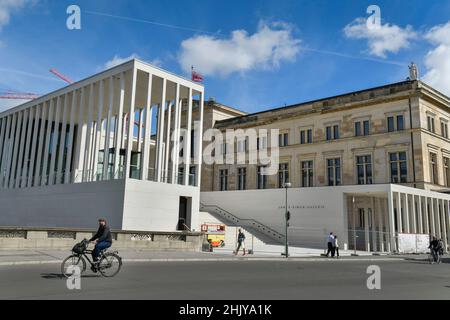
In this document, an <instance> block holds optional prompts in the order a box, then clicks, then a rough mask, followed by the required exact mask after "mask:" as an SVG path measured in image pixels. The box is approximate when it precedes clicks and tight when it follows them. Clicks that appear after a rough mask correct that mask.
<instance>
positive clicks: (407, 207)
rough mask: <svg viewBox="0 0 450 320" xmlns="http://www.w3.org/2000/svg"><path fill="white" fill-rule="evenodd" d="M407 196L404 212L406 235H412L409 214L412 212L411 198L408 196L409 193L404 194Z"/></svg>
mask: <svg viewBox="0 0 450 320" xmlns="http://www.w3.org/2000/svg"><path fill="white" fill-rule="evenodd" d="M404 195H405V210H404V213H405V232H406V233H410V231H411V226H410V223H409V221H410V220H409V212H410V210H409V196H408V194H407V193H405V194H404Z"/></svg>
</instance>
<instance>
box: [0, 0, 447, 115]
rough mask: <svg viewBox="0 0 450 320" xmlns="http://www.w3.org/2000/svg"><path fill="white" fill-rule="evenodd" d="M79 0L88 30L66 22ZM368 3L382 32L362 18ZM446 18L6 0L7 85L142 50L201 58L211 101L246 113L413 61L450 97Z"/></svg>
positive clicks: (354, 10) (358, 6)
mask: <svg viewBox="0 0 450 320" xmlns="http://www.w3.org/2000/svg"><path fill="white" fill-rule="evenodd" d="M71 4H76V5H78V6H80V8H81V11H82V12H81V19H82V29H81V30H68V29H67V28H66V19H67V17H68V15H67V14H66V9H67V7H68V6H69V5H71ZM371 4H376V5H378V6H379V7H380V9H381V19H382V20H381V23H382V25H381V29H380V30H379V31H377V32H375V33H370V32H366V31H365V30H363V29H364V28H365V20H356V19H358V18H365V19H367V17H368V16H369V15H368V14H367V13H366V10H367V8H368V6H369V5H371ZM2 12H3V13H5V12H6V14H7V16H8V17H9V19H4V18H3V20H2V18H1V17H2V15H1V13H2ZM94 12H97V13H103V14H107V15H113V16H120V17H129V18H134V19H142V20H146V21H154V22H158V23H162V24H166V25H168V26H160V25H155V24H151V23H143V22H136V21H131V20H126V19H120V18H115V17H111V16H103V15H99V14H94ZM3 16H5V15H3ZM449 20H450V1H423V0H414V1H395V0H389V1H376V2H373V1H364V0H357V1H356V0H340V1H325V0H309V1H300V0H292V1H291V0H278V1H271V0H266V1H264V0H263V1H230V0H227V1H221V0H220V1H219V0H195V1H194V0H184V1H177V0H173V1H170V2H167V1H158V0H152V1H147V0H133V1H125V0H113V1H105V0H91V1H63V0H58V1H56V0H0V28H1V29H0V92H1V91H7V90H15V91H19V92H35V93H39V94H44V93H47V92H49V91H53V90H55V89H58V88H60V87H62V86H64V85H65V84H64V83H63V82H61V81H59V80H58V79H57V78H55V77H54V76H52V75H51V74H50V73H49V72H48V70H49V69H50V68H56V69H58V70H59V71H61V72H62V73H64V74H66V75H67V76H69V77H70V78H72V79H73V80H80V79H82V78H85V77H87V76H89V75H92V74H93V73H96V72H98V71H100V70H102V69H103V68H105V66H106V65H108V62H109V64H111V63H113V62H114V61H115V62H117V61H121V60H122V59H125V58H127V57H131V56H137V57H139V58H140V59H143V60H146V61H150V62H154V63H156V64H158V65H160V66H161V67H162V68H164V69H167V70H170V71H173V72H175V73H179V74H183V75H187V69H188V68H189V66H190V65H191V64H194V65H195V66H196V68H197V69H198V71H200V72H202V73H204V74H205V82H204V84H205V87H206V98H208V97H214V98H215V99H216V100H217V101H220V102H222V103H224V104H227V105H230V106H233V107H236V108H240V109H243V110H245V111H248V112H255V111H260V110H264V109H268V108H271V107H278V106H282V105H284V104H293V103H297V102H302V101H307V100H312V99H317V98H322V97H326V96H332V95H336V94H340V93H345V92H349V91H354V90H359V89H364V88H368V87H373V86H378V85H383V84H387V83H391V82H396V81H402V80H404V79H405V78H406V77H407V76H408V68H407V65H408V63H409V62H410V61H415V62H416V63H417V64H418V66H419V68H420V71H421V74H422V75H423V76H424V79H425V80H427V81H428V82H431V84H432V85H435V86H437V87H439V89H440V90H441V91H444V92H445V93H447V94H448V95H450V89H447V88H450V78H449V76H446V75H444V74H443V71H448V73H446V74H450V61H449V59H450V43H449V42H450V40H447V39H450V23H449ZM447 23H449V24H448V25H447ZM171 26H177V27H181V28H175V27H171ZM408 26H409V27H408ZM396 28H397V29H396ZM433 28H434V29H433ZM187 29H195V30H197V31H191V30H187ZM237 30H241V31H240V32H237V33H236V31H237ZM233 32H234V33H233ZM233 35H234V36H233ZM371 45H372V47H371ZM374 46H375V47H376V48H378V49H374ZM221 54H223V56H221ZM113 60H114V61H113ZM1 107H5V102H4V101H1V100H0V108H1Z"/></svg>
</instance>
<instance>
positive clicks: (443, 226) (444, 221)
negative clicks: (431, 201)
mask: <svg viewBox="0 0 450 320" xmlns="http://www.w3.org/2000/svg"><path fill="white" fill-rule="evenodd" d="M440 202H441V233H442V239H443V240H444V243H445V250H446V251H447V243H448V241H447V219H446V213H447V210H446V203H445V201H444V200H443V199H441V200H440Z"/></svg>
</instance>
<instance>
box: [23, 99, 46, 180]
mask: <svg viewBox="0 0 450 320" xmlns="http://www.w3.org/2000/svg"><path fill="white" fill-rule="evenodd" d="M42 108H43V106H42V105H40V104H39V105H37V106H36V112H35V115H34V129H33V140H32V141H31V155H30V166H29V168H28V173H27V176H28V180H27V184H26V187H27V188H31V187H32V186H33V180H34V164H35V162H36V150H37V147H38V146H37V143H38V136H39V132H38V131H39V123H40V118H41V111H42Z"/></svg>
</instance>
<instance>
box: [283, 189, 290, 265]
mask: <svg viewBox="0 0 450 320" xmlns="http://www.w3.org/2000/svg"><path fill="white" fill-rule="evenodd" d="M290 187H291V184H290V183H289V182H287V183H285V184H284V188H285V189H286V202H285V204H286V206H285V209H286V210H285V212H284V218H285V223H286V224H285V226H286V233H285V239H284V245H285V249H284V254H285V255H286V259H287V258H289V242H288V228H289V210H288V189H289V188H290Z"/></svg>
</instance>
